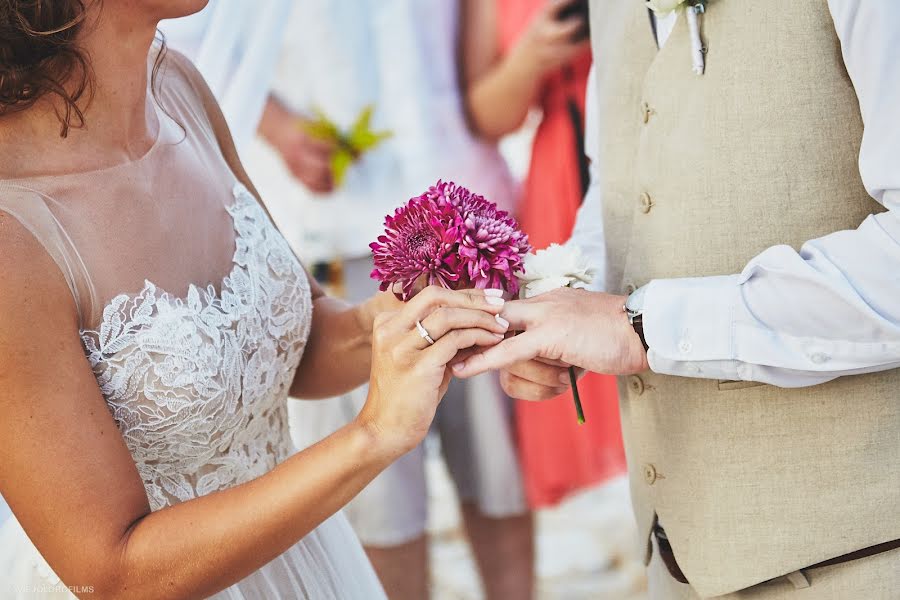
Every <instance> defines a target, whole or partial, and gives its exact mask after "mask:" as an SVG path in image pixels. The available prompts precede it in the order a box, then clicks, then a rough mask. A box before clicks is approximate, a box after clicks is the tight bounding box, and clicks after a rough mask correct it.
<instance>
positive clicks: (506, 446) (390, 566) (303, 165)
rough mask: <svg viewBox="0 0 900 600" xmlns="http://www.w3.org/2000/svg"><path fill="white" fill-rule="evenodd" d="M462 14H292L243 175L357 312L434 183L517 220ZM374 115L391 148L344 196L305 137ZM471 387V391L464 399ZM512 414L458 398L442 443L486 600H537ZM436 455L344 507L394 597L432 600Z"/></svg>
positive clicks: (442, 417) (300, 437) (445, 415)
mask: <svg viewBox="0 0 900 600" xmlns="http://www.w3.org/2000/svg"><path fill="white" fill-rule="evenodd" d="M458 13H459V6H458V4H457V2H444V1H439V0H391V1H389V2H384V1H374V0H371V1H370V0H366V1H360V2H354V3H340V2H337V3H336V2H332V1H330V0H307V1H306V2H302V3H300V2H298V3H295V6H294V10H293V14H292V15H291V19H290V22H289V25H288V28H287V33H286V35H285V44H284V48H283V50H282V53H281V60H280V62H279V65H278V69H277V73H276V76H275V79H274V83H273V93H272V97H271V99H270V100H269V102H268V105H267V107H266V110H265V113H264V116H263V119H262V123H261V126H260V134H261V135H260V136H259V137H258V138H257V139H256V140H254V141H253V142H252V143H251V144H250V145H249V146H248V148H247V151H246V152H245V153H244V158H245V162H246V164H247V168H248V171H249V172H250V173H251V174H252V176H253V179H254V181H255V182H256V183H257V185H259V186H260V189H261V190H263V193H264V194H265V195H266V197H267V198H270V199H272V200H270V201H269V204H268V205H269V207H270V209H271V211H272V214H273V217H274V218H275V220H276V222H278V224H279V225H280V227H281V229H282V231H283V232H285V235H286V236H287V237H288V240H289V241H290V242H291V244H292V246H293V247H294V249H295V250H296V252H297V253H298V255H300V256H301V257H302V258H304V259H305V260H306V261H307V262H308V264H312V265H318V267H317V268H314V273H315V274H317V275H318V276H320V277H321V278H322V279H323V280H324V282H325V283H331V284H333V285H334V286H335V287H337V288H340V289H342V292H343V294H344V295H345V297H347V298H348V299H349V300H351V301H361V300H364V299H365V298H368V297H369V296H371V295H372V294H374V293H376V291H377V289H378V288H377V286H378V283H377V282H376V281H374V280H372V279H371V277H370V273H371V271H372V269H373V264H372V257H371V250H370V248H369V244H370V243H371V242H373V241H375V239H376V238H377V237H378V236H379V235H380V234H381V233H382V232H383V222H384V217H385V216H386V215H389V214H392V213H393V211H394V210H395V209H396V208H397V207H398V206H400V205H401V204H402V203H404V202H406V201H407V200H408V199H409V198H410V197H413V196H417V195H419V194H421V193H422V192H424V191H425V190H426V189H427V188H428V186H430V185H433V184H434V183H435V182H436V181H437V180H438V179H444V180H452V181H455V182H456V183H458V184H460V185H464V186H466V187H468V188H470V189H472V190H473V191H475V192H477V193H479V194H483V195H485V196H486V197H487V198H488V199H490V200H492V201H495V202H497V203H499V204H500V205H501V206H503V207H505V208H511V207H512V203H513V198H514V192H515V189H514V185H513V181H512V179H511V176H510V174H509V171H508V170H507V167H506V165H505V163H504V161H503V159H502V157H501V156H500V155H499V153H498V151H497V150H496V148H495V147H494V146H493V145H489V144H485V143H482V142H480V141H477V140H476V139H475V138H474V137H473V136H472V135H471V134H470V133H469V131H468V129H467V127H466V123H465V118H464V115H463V111H462V102H461V98H460V94H459V90H458V84H457V58H456V57H457V52H458V48H457V47H458V44H459V41H458V33H457V32H458V22H459V14H458ZM367 106H371V107H372V108H373V117H372V129H374V130H387V131H390V133H391V137H390V138H388V139H387V140H386V141H384V142H383V143H382V144H381V145H380V146H378V147H376V148H375V149H374V150H372V151H370V152H367V153H365V154H363V155H362V156H361V158H360V159H359V160H358V161H356V162H355V163H354V164H353V165H352V166H351V167H350V169H349V170H348V171H347V175H346V179H345V181H344V182H343V183H342V184H340V185H337V184H336V182H335V181H334V180H333V178H332V177H331V173H330V169H329V160H330V155H331V152H332V150H333V148H331V147H330V146H329V144H328V143H324V142H321V141H317V140H313V139H311V138H310V137H309V136H308V135H307V134H306V133H305V130H304V128H303V127H302V126H301V125H302V124H303V122H304V120H306V122H308V119H310V118H313V111H314V110H319V111H321V112H322V113H324V114H326V115H327V116H328V117H329V118H330V119H331V120H333V121H334V122H335V123H336V124H337V125H338V126H340V127H341V128H348V127H349V126H350V125H351V124H352V123H353V122H354V121H355V120H356V119H357V117H358V115H359V114H360V112H361V111H362V110H363V109H364V108H366V107H367ZM466 383H468V385H466ZM365 396H366V390H365V388H362V389H360V390H357V391H355V392H354V393H351V394H348V395H345V396H344V397H342V398H339V399H337V400H335V401H333V402H329V403H296V404H294V405H293V406H292V407H291V426H292V432H293V434H294V438H295V440H296V442H297V444H298V446H300V447H303V446H306V445H309V444H311V443H314V442H317V441H318V440H319V439H321V438H322V437H323V436H325V435H328V434H330V433H331V432H332V431H334V430H336V429H338V428H340V427H342V426H343V425H344V424H345V423H347V422H349V421H352V420H353V418H354V417H355V415H356V414H357V413H358V412H359V410H360V409H361V407H362V406H363V402H364V400H365ZM511 412H512V411H511V405H510V400H509V399H508V398H507V397H506V396H505V395H504V394H503V392H502V390H501V389H500V387H499V384H498V383H497V381H496V376H495V375H486V376H485V377H482V378H480V379H479V380H477V381H472V382H453V383H451V388H450V392H449V393H448V397H447V398H446V400H445V402H444V403H443V404H442V406H441V408H440V410H439V413H438V416H437V419H436V423H435V427H434V428H433V429H434V431H435V433H436V434H438V436H439V437H440V441H441V450H442V454H443V457H444V459H445V462H446V464H447V467H448V470H449V472H450V474H451V476H452V478H453V480H454V483H455V484H456V490H457V492H458V495H459V497H460V500H461V502H462V507H461V508H462V514H463V517H464V521H465V525H466V530H467V532H468V533H469V536H470V540H471V541H472V544H473V550H474V554H475V557H476V559H477V563H478V565H479V567H480V572H481V574H482V575H483V581H484V586H485V589H486V592H487V595H488V597H489V598H525V597H528V596H530V594H531V592H530V590H531V586H532V571H533V566H532V565H533V550H532V537H533V534H532V525H531V517H530V514H529V511H528V507H527V504H526V502H525V498H524V490H523V485H522V480H521V473H520V469H519V466H518V459H517V456H516V449H515V444H514V437H513V423H512V420H511ZM425 453H426V448H425V447H424V446H420V447H418V448H416V449H415V450H414V451H413V452H411V453H409V454H407V455H406V456H404V457H403V458H402V459H401V460H400V461H398V462H397V463H396V464H395V465H394V466H392V467H391V468H389V469H388V470H387V471H385V473H383V474H382V475H381V476H380V477H378V478H376V480H375V481H373V482H372V484H371V485H369V486H368V487H367V488H366V489H365V490H363V491H362V493H361V494H360V495H359V496H358V497H357V498H356V499H354V500H353V501H352V502H351V503H350V504H349V505H348V507H347V509H346V511H345V512H346V514H347V516H348V517H349V519H350V521H351V524H352V525H353V527H354V529H355V531H356V532H357V534H358V535H359V536H360V538H361V540H362V542H363V544H364V546H365V547H366V550H367V552H368V554H369V557H370V558H371V559H372V561H373V564H374V565H375V568H376V571H377V572H378V574H379V576H380V577H381V580H382V582H383V583H384V585H385V588H386V589H387V592H388V595H389V596H390V597H396V598H423V597H426V595H427V580H428V577H427V572H428V560H427V537H426V524H427V517H428V512H427V500H428V491H427V487H426V477H425Z"/></svg>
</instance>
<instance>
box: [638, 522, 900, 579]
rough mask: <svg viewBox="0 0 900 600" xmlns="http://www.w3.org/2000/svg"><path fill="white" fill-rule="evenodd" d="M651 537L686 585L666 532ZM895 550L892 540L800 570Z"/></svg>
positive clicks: (655, 531) (672, 571) (659, 530)
mask: <svg viewBox="0 0 900 600" xmlns="http://www.w3.org/2000/svg"><path fill="white" fill-rule="evenodd" d="M653 536H654V537H655V538H656V547H657V548H659V557H660V558H661V559H662V561H663V563H664V564H665V565H666V569H668V571H669V574H670V575H672V578H673V579H675V581H678V582H681V583H688V580H687V577H685V576H684V573H683V572H682V571H681V567H679V566H678V561H676V560H675V554H674V553H673V552H672V545H671V544H670V543H669V538H668V537H667V536H666V531H665V530H664V529H663V528H662V527H660V526H659V524H656V525H654V527H653ZM897 548H900V540H893V541H891V542H885V543H883V544H877V545H875V546H869V547H868V548H863V549H862V550H856V551H855V552H850V553H849V554H844V555H843V556H838V557H836V558H830V559H828V560H823V561H822V562H820V563H816V564H814V565H810V566H808V567H805V568H803V569H800V570H801V571H806V570H809V569H819V568H821V567H831V566H834V565H839V564H842V563H846V562H850V561H852V560H858V559H860V558H867V557H869V556H875V555H876V554H881V553H883V552H888V551H890V550H896V549H897Z"/></svg>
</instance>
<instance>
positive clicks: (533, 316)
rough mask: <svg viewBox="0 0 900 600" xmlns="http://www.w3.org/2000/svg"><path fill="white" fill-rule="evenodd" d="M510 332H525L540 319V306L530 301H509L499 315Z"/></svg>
mask: <svg viewBox="0 0 900 600" xmlns="http://www.w3.org/2000/svg"><path fill="white" fill-rule="evenodd" d="M500 316H502V317H503V318H504V319H506V320H507V321H508V322H509V327H510V329H512V330H520V331H521V330H525V329H528V327H529V326H530V325H531V324H533V323H535V322H536V321H537V320H538V319H539V317H540V304H538V303H537V302H535V301H534V300H533V299H532V300H511V301H509V302H507V303H506V305H505V306H504V307H503V312H501V313H500Z"/></svg>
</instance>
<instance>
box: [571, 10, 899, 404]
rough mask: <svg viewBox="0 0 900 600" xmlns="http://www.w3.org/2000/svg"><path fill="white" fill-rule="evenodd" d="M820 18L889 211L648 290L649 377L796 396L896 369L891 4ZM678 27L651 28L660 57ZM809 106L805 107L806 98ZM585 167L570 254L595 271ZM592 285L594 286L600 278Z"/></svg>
mask: <svg viewBox="0 0 900 600" xmlns="http://www.w3.org/2000/svg"><path fill="white" fill-rule="evenodd" d="M828 6H829V9H830V11H831V16H832V19H833V20H834V26H835V30H836V32H837V35H838V38H839V39H840V42H841V49H842V53H843V58H844V63H845V65H846V67H847V72H848V73H849V75H850V78H851V80H852V82H853V86H854V88H855V90H856V95H857V97H858V99H859V105H860V111H861V113H862V118H863V123H864V125H865V130H864V134H863V140H862V147H861V149H860V158H859V168H860V173H861V175H862V180H863V183H864V185H865V186H866V189H867V190H868V192H869V194H870V195H871V196H872V197H873V198H874V199H875V200H877V201H878V202H880V203H881V204H882V205H884V207H885V208H887V209H888V210H887V212H884V213H881V214H878V215H873V216H870V217H869V218H867V219H866V220H865V221H864V222H863V223H862V224H861V225H860V227H859V228H858V229H856V230H853V231H839V232H835V233H833V234H830V235H827V236H825V237H822V238H818V239H815V240H810V241H808V242H806V243H805V244H804V245H803V247H802V248H801V249H800V251H799V252H797V251H795V250H794V249H793V248H791V247H789V246H775V247H772V248H769V249H768V250H766V251H764V252H763V253H761V254H760V255H758V256H756V257H754V258H752V260H750V262H749V263H748V264H747V266H746V267H745V268H744V270H743V271H742V272H741V273H740V274H735V275H727V276H721V277H698V278H691V279H664V280H655V281H652V282H651V283H650V284H649V285H648V286H647V287H646V292H645V296H644V301H643V312H644V331H645V335H646V338H647V343H648V344H649V346H650V351H649V352H648V359H649V363H650V367H651V369H652V370H653V371H655V372H657V373H661V374H666V375H680V376H687V377H701V378H714V379H729V380H746V381H760V382H764V383H771V384H774V385H778V386H782V387H801V386H807V385H814V384H817V383H823V382H825V381H829V380H831V379H834V378H836V377H839V376H842V375H851V374H858V373H869V372H874V371H882V370H887V369H892V368H897V367H900V61H898V60H897V57H898V52H900V2H896V0H829V2H828ZM711 9H712V7H711ZM676 18H677V17H676V16H675V15H674V14H673V15H671V16H669V17H666V18H663V19H658V21H657V39H658V41H659V44H660V46H662V45H663V44H664V43H665V41H666V39H667V38H668V35H669V33H671V30H672V26H673V25H674V22H675V19H676ZM767 51H772V49H770V48H766V47H765V46H763V47H761V48H760V52H767ZM685 61H686V64H687V67H686V70H687V71H688V73H689V75H686V76H695V75H693V74H690V71H689V68H688V67H689V66H690V57H689V56H685ZM601 68H602V65H601ZM772 85H778V83H777V82H774V81H773V82H772ZM597 93H598V92H597V79H596V77H595V76H594V74H593V72H592V73H591V78H590V81H589V84H588V91H587V107H588V108H587V111H586V119H587V126H586V147H587V152H588V156H589V157H590V158H596V157H597V156H598V153H599V147H600V145H599V140H598V139H597V134H598V131H597V119H598V118H599V115H598V114H597V110H598V109H597V103H596V102H595V98H596V94H597ZM809 103H810V105H812V106H815V98H810V99H809ZM600 133H601V134H602V132H600ZM735 143H740V140H735ZM591 164H592V169H593V170H592V172H591V186H590V188H589V190H588V192H587V195H586V196H585V201H584V205H583V206H582V208H581V211H580V212H579V215H578V221H577V223H576V225H575V230H574V232H573V236H572V240H571V241H570V243H573V244H577V245H580V246H582V248H583V249H584V251H586V252H587V253H589V255H590V256H591V258H592V260H593V262H595V264H597V265H603V264H605V259H606V251H605V248H604V247H603V211H602V197H601V190H600V188H599V177H598V173H597V168H598V167H597V166H596V165H598V164H599V161H597V160H592V163H591ZM733 201H734V202H740V201H741V199H740V198H734V199H733ZM784 201H785V202H789V201H790V199H789V198H785V199H784ZM808 210H809V211H815V210H817V208H816V207H815V206H809V207H808ZM597 279H598V281H603V279H604V278H603V277H602V273H601V276H600V277H598V278H597Z"/></svg>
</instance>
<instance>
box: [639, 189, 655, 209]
mask: <svg viewBox="0 0 900 600" xmlns="http://www.w3.org/2000/svg"><path fill="white" fill-rule="evenodd" d="M651 208H653V199H652V198H650V194H648V193H647V192H643V193H641V212H642V213H644V214H647V213H648V212H650V209H651Z"/></svg>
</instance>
